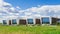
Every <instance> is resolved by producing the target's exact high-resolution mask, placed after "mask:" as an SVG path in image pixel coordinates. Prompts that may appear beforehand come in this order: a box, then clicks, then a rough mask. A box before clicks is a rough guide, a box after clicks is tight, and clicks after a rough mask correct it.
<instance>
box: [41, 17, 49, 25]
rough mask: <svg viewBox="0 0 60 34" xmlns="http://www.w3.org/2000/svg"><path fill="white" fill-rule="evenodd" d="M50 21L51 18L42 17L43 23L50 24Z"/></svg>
mask: <svg viewBox="0 0 60 34" xmlns="http://www.w3.org/2000/svg"><path fill="white" fill-rule="evenodd" d="M49 23H50V21H49V18H47V17H45V18H42V24H49Z"/></svg>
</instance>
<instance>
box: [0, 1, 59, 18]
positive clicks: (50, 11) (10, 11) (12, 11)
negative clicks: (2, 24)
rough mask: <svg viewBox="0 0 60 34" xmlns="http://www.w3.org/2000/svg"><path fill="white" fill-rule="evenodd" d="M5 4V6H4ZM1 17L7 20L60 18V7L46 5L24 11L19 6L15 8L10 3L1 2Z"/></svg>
mask: <svg viewBox="0 0 60 34" xmlns="http://www.w3.org/2000/svg"><path fill="white" fill-rule="evenodd" d="M2 3H4V4H2ZM0 7H1V8H0V15H1V16H2V18H3V19H5V18H10V19H11V18H17V17H27V16H30V17H40V16H58V17H59V16H60V5H44V6H40V5H38V6H37V7H31V8H28V9H25V10H22V9H21V8H20V7H19V6H16V7H13V6H12V5H11V4H10V3H7V2H4V1H3V0H0Z"/></svg>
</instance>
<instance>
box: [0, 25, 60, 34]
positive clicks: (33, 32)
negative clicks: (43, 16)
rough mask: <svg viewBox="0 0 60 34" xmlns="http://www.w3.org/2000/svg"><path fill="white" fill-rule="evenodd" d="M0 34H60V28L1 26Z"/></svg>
mask: <svg viewBox="0 0 60 34" xmlns="http://www.w3.org/2000/svg"><path fill="white" fill-rule="evenodd" d="M0 34H60V26H24V25H20V26H18V25H17V26H16V25H15V26H12V25H11V26H7V25H0Z"/></svg>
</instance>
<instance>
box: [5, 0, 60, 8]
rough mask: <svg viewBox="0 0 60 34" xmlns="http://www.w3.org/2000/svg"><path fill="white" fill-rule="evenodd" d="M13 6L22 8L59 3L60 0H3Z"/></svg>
mask: <svg viewBox="0 0 60 34" xmlns="http://www.w3.org/2000/svg"><path fill="white" fill-rule="evenodd" d="M5 2H8V3H11V4H12V5H13V6H14V7H16V6H20V7H21V8H22V9H26V8H31V7H37V6H39V5H40V6H42V5H60V0H18V1H17V0H5Z"/></svg>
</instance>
